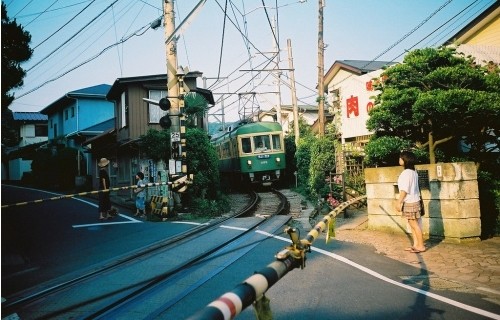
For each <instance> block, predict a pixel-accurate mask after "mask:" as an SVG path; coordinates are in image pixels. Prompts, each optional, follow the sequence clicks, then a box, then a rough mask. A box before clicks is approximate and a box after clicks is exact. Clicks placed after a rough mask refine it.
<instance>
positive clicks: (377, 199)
mask: <svg viewBox="0 0 500 320" xmlns="http://www.w3.org/2000/svg"><path fill="white" fill-rule="evenodd" d="M416 169H417V171H420V170H422V171H424V172H425V171H427V173H428V178H429V187H428V188H422V190H421V193H422V199H423V200H424V207H425V211H426V214H425V216H424V217H423V219H422V225H423V232H424V234H426V235H429V236H430V237H438V238H442V239H444V240H446V241H450V242H461V241H463V240H479V236H480V235H481V220H480V208H479V190H478V184H477V170H476V166H475V164H474V163H473V162H461V163H438V164H434V165H430V164H427V165H417V166H416ZM402 171H403V168H402V167H384V168H369V169H365V181H366V194H367V198H368V228H370V229H376V230H385V231H392V232H407V225H406V219H403V218H402V217H401V214H400V213H399V212H396V211H395V209H394V204H395V202H396V199H397V198H398V197H399V190H398V188H397V180H398V177H399V174H400V173H401V172H402Z"/></svg>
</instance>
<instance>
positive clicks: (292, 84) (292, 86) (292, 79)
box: [286, 39, 300, 146]
mask: <svg viewBox="0 0 500 320" xmlns="http://www.w3.org/2000/svg"><path fill="white" fill-rule="evenodd" d="M286 44H287V47H288V67H289V68H290V89H291V90H292V106H293V130H294V133H295V146H298V145H299V138H300V136H299V135H300V130H299V106H298V105H297V92H296V90H295V69H294V68H293V57H292V40H290V39H288V40H287V42H286Z"/></svg>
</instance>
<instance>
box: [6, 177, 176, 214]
mask: <svg viewBox="0 0 500 320" xmlns="http://www.w3.org/2000/svg"><path fill="white" fill-rule="evenodd" d="M163 185H172V182H157V183H147V184H144V185H142V187H144V188H149V187H156V186H163ZM133 188H137V185H132V186H125V187H117V188H110V189H104V190H94V191H88V192H80V193H74V194H66V195H60V196H57V197H52V198H47V199H38V200H33V201H24V202H18V203H13V204H6V205H2V209H3V208H9V207H18V206H24V205H27V204H33V203H41V202H45V201H54V200H61V199H68V198H73V197H76V196H85V195H89V194H98V193H104V192H111V191H118V190H127V189H133Z"/></svg>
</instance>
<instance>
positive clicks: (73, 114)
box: [71, 107, 75, 118]
mask: <svg viewBox="0 0 500 320" xmlns="http://www.w3.org/2000/svg"><path fill="white" fill-rule="evenodd" d="M74 117H75V107H71V118H74Z"/></svg>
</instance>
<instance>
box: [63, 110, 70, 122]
mask: <svg viewBox="0 0 500 320" xmlns="http://www.w3.org/2000/svg"><path fill="white" fill-rule="evenodd" d="M68 114H69V111H68V109H66V110H64V120H68Z"/></svg>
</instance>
